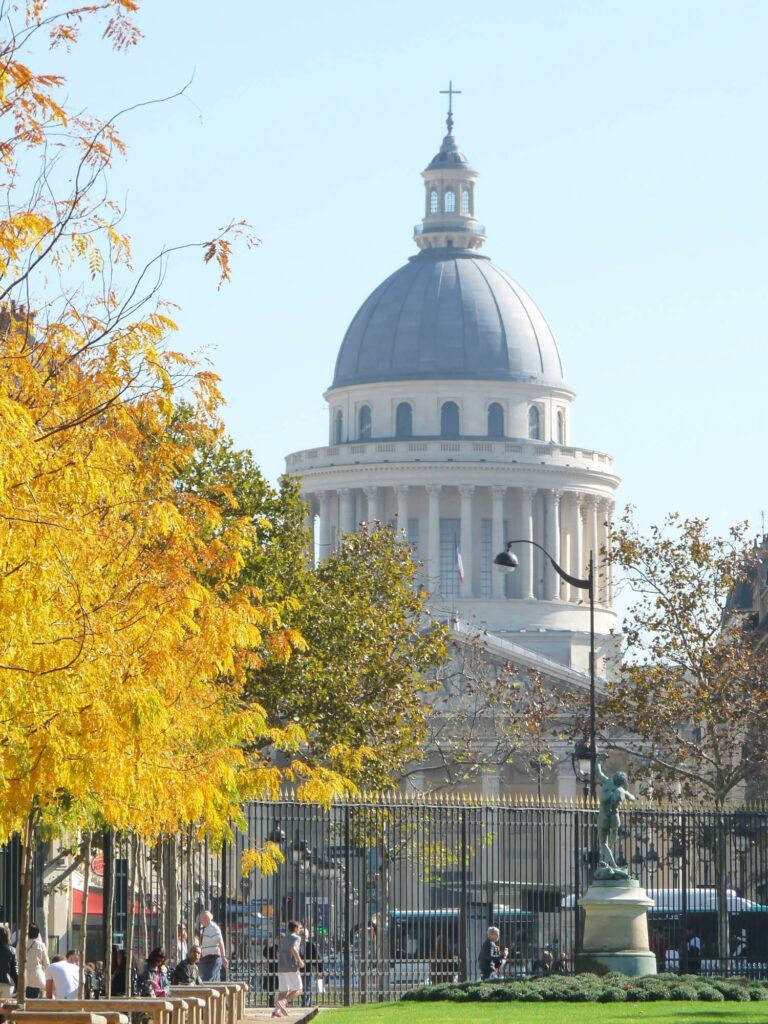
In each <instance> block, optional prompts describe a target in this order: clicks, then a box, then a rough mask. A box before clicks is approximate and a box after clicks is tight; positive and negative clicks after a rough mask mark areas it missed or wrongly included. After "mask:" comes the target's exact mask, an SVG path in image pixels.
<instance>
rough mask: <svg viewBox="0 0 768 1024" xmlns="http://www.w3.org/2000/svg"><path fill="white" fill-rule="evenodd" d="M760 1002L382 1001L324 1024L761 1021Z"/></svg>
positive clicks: (327, 1015) (328, 1016) (334, 1015)
mask: <svg viewBox="0 0 768 1024" xmlns="http://www.w3.org/2000/svg"><path fill="white" fill-rule="evenodd" d="M767 1016H768V1015H767V1014H766V1004H765V1003H763V1002H758V1003H698V1002H696V1003H685V1002H675V1003H671V1002H659V1003H469V1004H466V1003H464V1004H462V1003H379V1004H377V1005H374V1006H353V1007H349V1008H347V1009H343V1010H323V1011H322V1013H321V1014H320V1017H319V1018H318V1020H319V1022H320V1024H358V1021H359V1022H360V1024H475V1022H477V1024H480V1022H487V1021H490V1022H491V1024H497V1022H498V1024H502V1022H507V1021H509V1022H510V1024H752V1022H753V1021H754V1022H755V1024H757V1022H758V1021H759V1022H760V1024H764V1022H765V1021H766V1017H767Z"/></svg>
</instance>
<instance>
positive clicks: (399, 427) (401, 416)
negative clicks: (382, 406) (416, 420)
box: [395, 402, 413, 438]
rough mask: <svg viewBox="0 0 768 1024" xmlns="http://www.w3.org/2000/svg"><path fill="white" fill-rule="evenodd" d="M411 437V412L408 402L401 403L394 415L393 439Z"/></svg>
mask: <svg viewBox="0 0 768 1024" xmlns="http://www.w3.org/2000/svg"><path fill="white" fill-rule="evenodd" d="M412 436H413V410H412V409H411V407H410V405H409V404H408V402H401V403H400V404H399V405H398V407H397V412H396V413H395V437H401V438H403V437H406V438H407V437H412Z"/></svg>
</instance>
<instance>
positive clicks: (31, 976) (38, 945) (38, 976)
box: [24, 924, 50, 999]
mask: <svg viewBox="0 0 768 1024" xmlns="http://www.w3.org/2000/svg"><path fill="white" fill-rule="evenodd" d="M49 963H50V960H49V959H48V950H47V949H46V948H45V943H44V942H43V940H42V939H41V938H40V928H39V927H38V926H37V925H36V924H31V925H30V926H29V931H28V932H27V961H26V966H25V968H24V974H25V978H24V981H25V985H26V990H25V995H26V997H27V999H42V997H43V995H44V993H45V969H46V967H47V966H48V964H49Z"/></svg>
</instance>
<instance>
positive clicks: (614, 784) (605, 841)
mask: <svg viewBox="0 0 768 1024" xmlns="http://www.w3.org/2000/svg"><path fill="white" fill-rule="evenodd" d="M606 757H607V754H598V755H597V764H596V765H595V768H596V771H597V777H598V779H599V780H600V782H601V783H602V785H601V788H600V812H599V814H598V816H597V837H598V839H599V840H600V862H601V864H605V865H606V866H607V867H608V868H610V869H611V870H612V871H616V872H620V873H621V874H624V875H626V872H624V871H623V869H622V868H620V867H619V866H618V865H617V864H616V861H615V860H614V857H613V849H614V847H615V845H616V837H617V834H618V831H619V825H620V824H621V822H620V821H619V804H620V803H621V802H622V800H632V801H635V800H637V797H636V796H633V794H632V793H630V792H629V790H628V789H627V782H628V779H627V775H626V772H614V773H613V778H612V779H609V778H608V776H607V775H606V774H605V772H604V771H603V769H602V763H603V761H605V759H606Z"/></svg>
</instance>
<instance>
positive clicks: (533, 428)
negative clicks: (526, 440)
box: [528, 405, 541, 441]
mask: <svg viewBox="0 0 768 1024" xmlns="http://www.w3.org/2000/svg"><path fill="white" fill-rule="evenodd" d="M539 419H540V417H539V410H538V407H537V406H535V405H532V406H531V407H530V409H529V410H528V437H530V438H531V439H532V440H534V441H538V440H539V439H540V437H541V432H540V428H539Z"/></svg>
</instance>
